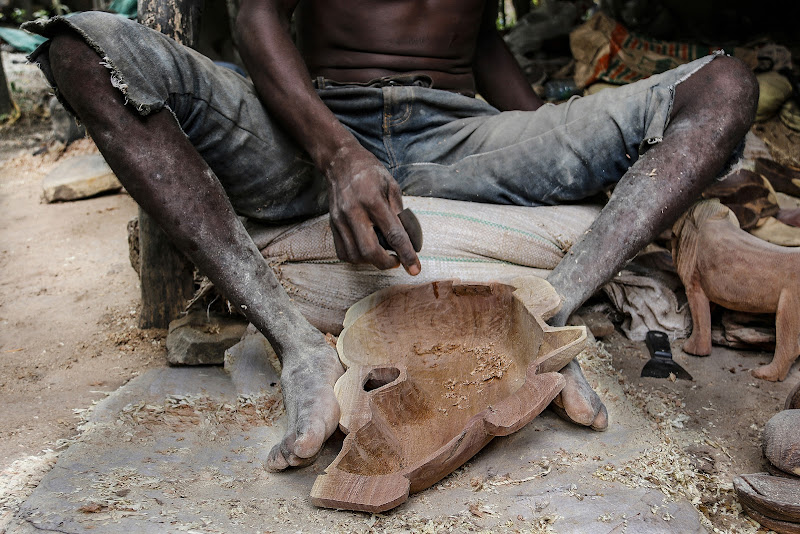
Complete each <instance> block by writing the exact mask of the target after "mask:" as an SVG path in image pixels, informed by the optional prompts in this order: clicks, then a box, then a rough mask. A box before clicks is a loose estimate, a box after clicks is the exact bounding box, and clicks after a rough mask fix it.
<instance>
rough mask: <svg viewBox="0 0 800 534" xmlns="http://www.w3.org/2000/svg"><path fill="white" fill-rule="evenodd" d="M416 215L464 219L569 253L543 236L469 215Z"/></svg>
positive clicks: (418, 213)
mask: <svg viewBox="0 0 800 534" xmlns="http://www.w3.org/2000/svg"><path fill="white" fill-rule="evenodd" d="M414 213H415V214H417V215H435V216H438V217H446V218H450V219H462V220H465V221H470V222H475V223H478V224H482V225H484V226H491V227H493V228H499V229H500V230H508V231H509V232H516V233H518V234H522V235H524V236H525V237H530V238H532V239H538V240H539V241H541V242H542V243H545V244H547V245H551V246H552V247H553V248H555V249H556V250H558V251H560V252H561V253H562V254H565V253H566V252H567V251H566V250H564V249H562V248H561V247H560V246H559V245H558V244H557V243H553V242H552V241H550V240H549V239H547V238H545V237H542V236H540V235H538V234H532V233H530V232H526V231H525V230H520V229H519V228H513V227H511V226H505V225H503V224H499V223H494V222H489V221H486V220H484V219H478V218H476V217H469V216H467V215H459V214H456V213H447V212H444V211H429V210H417V209H415V210H414ZM512 265H515V264H512Z"/></svg>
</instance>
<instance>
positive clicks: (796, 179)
mask: <svg viewBox="0 0 800 534" xmlns="http://www.w3.org/2000/svg"><path fill="white" fill-rule="evenodd" d="M755 172H757V173H758V174H760V175H761V176H763V177H764V178H766V179H767V180H768V181H769V183H770V184H772V187H773V188H774V189H775V191H780V192H781V193H786V194H787V195H792V196H795V197H800V169H798V168H797V167H793V166H789V165H781V164H780V163H778V162H777V161H772V160H770V159H767V158H756V166H755Z"/></svg>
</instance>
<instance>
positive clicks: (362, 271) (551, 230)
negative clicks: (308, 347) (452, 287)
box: [249, 197, 600, 334]
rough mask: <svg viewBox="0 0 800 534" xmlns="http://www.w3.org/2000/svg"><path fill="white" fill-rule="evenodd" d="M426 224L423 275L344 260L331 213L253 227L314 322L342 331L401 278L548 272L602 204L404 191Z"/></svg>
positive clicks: (497, 276) (465, 277) (490, 277)
mask: <svg viewBox="0 0 800 534" xmlns="http://www.w3.org/2000/svg"><path fill="white" fill-rule="evenodd" d="M403 202H404V207H407V208H411V210H412V211H413V212H414V213H415V214H416V216H417V218H418V219H419V222H420V225H421V226H422V231H423V236H424V244H423V247H422V251H421V252H420V253H419V257H420V262H421V263H422V273H421V274H420V275H419V276H416V277H412V276H409V275H408V274H406V273H405V271H403V270H402V269H394V270H390V271H380V270H378V269H375V268H374V267H371V266H364V265H350V264H346V263H343V262H341V261H339V260H338V259H337V258H336V252H335V249H334V245H333V237H332V234H331V230H330V225H329V222H328V216H327V215H325V216H322V217H317V218H315V219H312V220H309V221H306V222H303V223H299V224H296V225H291V226H286V227H280V228H259V227H250V228H249V231H250V233H251V235H252V236H253V239H254V241H255V242H256V244H257V245H258V247H259V249H260V250H261V252H262V254H263V255H264V257H265V258H266V259H267V260H268V261H269V263H270V265H271V266H272V267H273V269H274V271H275V273H276V274H277V276H278V279H279V280H280V282H281V284H282V285H283V287H284V288H286V290H287V292H288V293H289V295H290V296H291V297H292V298H293V299H294V302H295V304H297V306H298V307H299V308H300V310H301V311H302V313H303V314H304V315H305V316H306V318H308V319H309V321H310V322H311V324H313V325H314V326H316V327H317V328H319V329H320V330H322V331H323V332H331V333H334V334H338V333H339V331H341V328H342V321H343V320H344V314H345V311H346V310H347V308H349V307H350V306H351V305H352V304H354V303H355V302H357V301H358V300H360V299H362V298H363V297H366V296H367V295H369V294H371V293H373V292H375V291H377V290H379V289H383V288H384V287H388V286H390V285H393V284H415V283H424V282H428V281H432V280H442V279H447V278H460V279H461V280H471V281H489V280H498V281H510V280H512V279H514V278H516V277H518V276H522V275H531V274H533V275H536V276H546V275H547V274H548V272H549V270H551V269H553V268H554V267H555V266H556V265H557V264H558V262H559V261H560V260H561V258H563V257H564V254H565V253H566V252H567V251H568V250H569V248H570V247H571V246H572V244H573V243H575V242H576V241H577V240H578V238H579V237H580V236H581V235H582V234H583V233H584V232H585V231H586V229H588V227H589V225H590V224H591V223H592V221H594V219H595V218H596V217H597V214H598V213H599V212H600V208H599V207H597V206H544V207H535V208H528V207H520V206H498V205H491V204H478V203H473V202H460V201H455V200H442V199H436V198H420V197H404V198H403Z"/></svg>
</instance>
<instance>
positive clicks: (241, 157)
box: [25, 12, 713, 222]
mask: <svg viewBox="0 0 800 534" xmlns="http://www.w3.org/2000/svg"><path fill="white" fill-rule="evenodd" d="M25 29H27V30H29V31H33V32H35V33H38V34H40V35H44V36H45V37H52V36H54V35H56V34H57V33H59V32H63V31H75V32H77V34H78V35H80V36H82V37H83V39H84V40H85V41H86V42H87V43H88V44H89V45H90V46H91V47H92V48H94V50H95V51H96V52H97V53H98V55H99V61H100V62H101V64H103V65H105V66H106V67H107V68H108V69H109V71H110V81H111V84H112V85H113V86H114V87H116V88H118V89H119V90H120V91H121V92H122V93H123V94H124V95H125V99H126V102H127V104H128V105H130V106H132V107H133V108H135V109H136V110H138V112H139V113H141V114H143V115H146V114H148V113H153V112H156V111H159V110H161V109H164V108H167V109H169V110H170V111H171V112H172V114H173V115H174V116H175V118H176V120H177V121H178V123H179V124H180V126H181V128H182V129H183V131H184V132H185V134H186V135H187V137H188V138H189V139H190V141H191V142H192V144H193V145H194V146H195V147H196V148H197V150H198V151H199V153H200V154H201V155H202V157H203V158H204V159H205V161H206V162H207V163H208V164H209V166H210V167H211V169H212V170H213V171H214V173H215V174H216V175H217V177H218V178H219V180H220V182H221V183H222V185H223V187H224V188H225V190H226V192H227V194H228V196H229V198H230V200H231V203H232V204H233V206H234V208H235V210H236V211H237V212H238V213H239V214H240V215H244V216H247V217H251V218H255V219H258V220H261V221H265V222H267V221H269V222H283V221H289V220H297V219H302V218H307V217H310V216H315V215H319V214H321V213H324V212H326V211H327V209H328V200H327V191H326V185H325V181H324V178H323V177H322V175H321V174H320V173H319V172H318V171H317V169H316V168H315V167H314V165H313V163H312V162H311V160H310V159H309V157H308V156H307V154H305V153H304V152H303V151H302V150H301V149H300V148H299V147H298V146H297V145H296V143H295V142H294V141H293V140H292V139H291V138H290V137H289V136H288V135H287V134H285V133H284V132H283V131H282V130H281V128H280V127H279V125H278V124H276V123H275V122H274V121H273V120H272V119H271V118H270V116H269V114H268V113H267V111H266V110H265V108H264V107H263V105H262V104H261V102H260V100H259V98H258V95H257V94H256V92H255V89H254V87H253V85H252V83H251V82H250V81H249V80H247V79H246V78H244V77H242V76H240V75H239V74H236V73H235V72H233V71H231V70H229V69H227V68H224V67H219V66H217V65H215V64H214V63H213V62H212V61H210V60H209V59H208V58H206V57H204V56H203V55H201V54H199V53H197V52H195V51H193V50H191V49H188V48H185V47H183V46H181V45H179V44H177V43H176V42H175V41H173V40H171V39H169V38H167V37H165V36H163V35H162V34H160V33H158V32H155V31H153V30H150V29H148V28H145V27H144V26H141V25H139V24H137V23H135V22H132V21H129V20H127V19H124V18H122V17H118V16H115V15H110V14H106V13H100V12H86V13H80V14H76V15H73V16H70V17H68V18H60V17H57V18H54V19H50V20H49V21H44V22H36V23H29V24H28V25H26V26H25ZM47 48H48V43H45V44H43V45H42V46H41V47H40V48H38V49H37V50H36V51H35V52H34V53H33V54H31V56H30V59H31V61H33V62H36V63H37V64H38V65H39V66H40V67H41V69H42V71H43V72H44V74H45V76H46V77H47V78H48V80H49V81H50V83H51V85H55V84H54V81H53V77H52V75H51V73H50V67H49V63H48V53H47ZM712 59H713V56H708V57H705V58H702V59H698V60H696V61H693V62H691V63H687V64H685V65H682V66H680V67H678V68H676V69H674V70H671V71H669V72H665V73H662V74H658V75H655V76H652V77H650V78H647V79H645V80H642V81H639V82H636V83H633V84H630V85H626V86H622V87H619V88H616V89H614V90H605V91H601V92H599V93H597V94H594V95H591V96H587V97H573V98H572V99H571V100H569V101H568V102H565V103H562V104H558V105H553V104H546V105H544V106H542V107H541V108H540V109H538V110H536V111H525V112H523V111H509V112H500V111H498V110H497V109H495V108H493V107H492V106H490V105H489V104H487V103H486V102H484V101H483V100H481V99H478V98H472V97H469V96H465V95H460V94H457V93H453V92H449V91H444V90H438V89H436V88H435V87H432V86H431V80H430V78H428V77H426V76H414V75H401V76H396V77H388V78H382V79H378V80H373V81H372V82H369V83H362V84H341V83H337V82H333V81H330V80H325V79H317V80H314V85H315V86H316V88H317V92H318V94H319V96H320V97H321V98H322V100H323V102H324V103H325V104H326V105H327V106H328V107H329V108H330V109H331V110H332V111H333V112H334V114H335V115H336V116H337V117H338V119H339V120H340V121H341V122H342V124H344V126H345V127H347V128H348V129H349V130H350V132H352V133H353V135H354V136H355V137H356V138H357V139H358V141H359V142H360V143H361V144H362V145H363V146H364V147H366V148H367V149H368V150H369V151H370V152H372V153H373V154H374V155H375V156H376V157H377V158H378V159H379V160H380V161H381V162H382V163H383V164H384V165H385V166H386V168H387V169H388V170H389V171H390V172H391V173H392V175H393V176H394V178H395V179H396V180H397V182H398V184H399V185H400V187H401V189H402V190H403V192H404V194H408V195H415V196H432V197H440V198H450V199H456V200H466V201H475V202H485V203H493V204H515V205H523V206H536V205H549V204H559V203H568V202H576V201H579V200H581V199H583V198H586V197H588V196H592V195H594V194H596V193H598V192H600V191H602V190H604V189H605V188H607V187H608V186H610V185H613V184H615V183H616V182H617V181H618V180H619V179H620V178H621V177H622V175H623V174H624V173H625V171H626V170H627V169H628V167H630V165H631V164H633V163H634V162H635V161H636V160H637V159H638V157H639V156H640V155H641V154H643V153H644V151H645V150H646V149H647V147H649V146H651V145H653V144H656V143H658V142H659V141H661V139H662V137H663V135H664V130H665V128H666V126H667V124H668V122H669V118H670V112H671V108H672V101H673V95H674V92H675V87H676V85H678V84H679V83H680V82H681V81H683V80H685V79H686V78H688V77H689V76H690V75H691V74H693V73H694V72H695V71H697V70H698V69H699V68H700V67H702V66H703V65H705V64H706V63H708V62H709V61H711V60H712ZM54 89H55V91H56V94H58V88H57V87H54ZM87 96H89V95H87ZM265 98H269V96H268V95H265ZM68 109H69V108H68ZM130 142H135V140H131V141H130Z"/></svg>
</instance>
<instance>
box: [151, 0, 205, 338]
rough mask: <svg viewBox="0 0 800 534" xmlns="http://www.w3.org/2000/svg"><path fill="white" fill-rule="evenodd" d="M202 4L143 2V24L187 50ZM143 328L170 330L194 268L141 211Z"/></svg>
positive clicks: (188, 290) (189, 0)
mask: <svg viewBox="0 0 800 534" xmlns="http://www.w3.org/2000/svg"><path fill="white" fill-rule="evenodd" d="M201 12H202V0H139V3H138V17H139V21H140V22H141V23H142V24H144V25H145V26H148V27H150V28H153V29H155V30H158V31H160V32H161V33H164V34H166V35H168V36H170V37H172V38H173V39H175V40H176V41H178V42H180V43H183V44H184V45H186V46H189V47H192V48H195V47H196V46H197V43H198V41H199V33H200V32H199V29H200V15H201ZM139 250H140V255H141V256H140V271H139V274H140V277H141V286H142V311H141V314H140V315H139V327H140V328H167V327H168V326H169V323H170V321H172V320H173V319H176V318H177V317H178V316H179V314H180V313H181V312H182V311H183V309H184V307H185V306H186V302H187V300H188V299H190V298H191V296H192V293H193V291H194V287H193V268H192V265H191V263H190V262H189V261H188V260H187V259H186V257H185V256H184V255H183V254H182V253H180V252H179V251H178V250H177V249H176V248H175V247H174V246H173V245H172V243H171V242H170V241H169V239H168V238H167V236H166V234H164V232H163V230H162V229H161V228H159V227H158V225H157V224H156V223H155V222H154V221H153V220H152V219H151V218H150V216H149V215H147V214H146V213H145V212H144V210H142V209H141V208H140V209H139Z"/></svg>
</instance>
